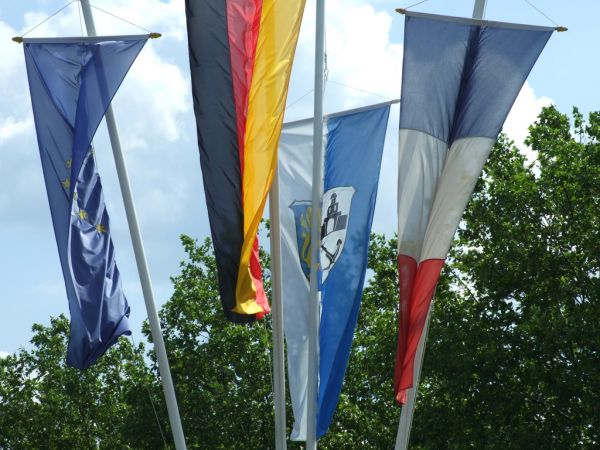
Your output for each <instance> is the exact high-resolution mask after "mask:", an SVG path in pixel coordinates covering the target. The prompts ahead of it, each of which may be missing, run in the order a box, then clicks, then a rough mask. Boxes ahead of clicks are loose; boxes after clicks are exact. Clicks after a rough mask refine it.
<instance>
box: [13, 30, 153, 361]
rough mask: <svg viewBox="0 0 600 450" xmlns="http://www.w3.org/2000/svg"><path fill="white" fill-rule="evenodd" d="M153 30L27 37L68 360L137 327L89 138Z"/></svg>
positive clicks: (88, 357)
mask: <svg viewBox="0 0 600 450" xmlns="http://www.w3.org/2000/svg"><path fill="white" fill-rule="evenodd" d="M147 38H148V36H131V37H126V38H124V37H119V38H80V39H76V40H74V39H65V40H64V42H59V41H57V40H56V39H48V40H44V39H30V40H25V42H24V49H25V61H26V64H27V75H28V78H29V89H30V93H31V103H32V106H33V116H34V120H35V127H36V133H37V138H38V146H39V150H40V157H41V161H42V169H43V172H44V179H45V183H46V191H47V194H48V202H49V204H50V213H51V215H52V223H53V225H54V233H55V236H56V242H57V245H58V253H59V256H60V262H61V266H62V271H63V276H64V280H65V286H66V290H67V297H68V300H69V310H70V313H71V335H70V339H69V347H68V351H67V364H68V365H70V366H72V367H76V368H78V369H82V370H83V369H86V368H87V367H89V366H90V365H92V364H93V363H94V362H95V361H96V360H97V359H98V358H99V357H100V356H101V355H102V354H103V353H104V352H105V351H106V350H107V349H108V348H109V347H110V346H111V345H112V344H114V343H115V342H116V341H117V339H118V337H119V336H121V335H123V334H131V331H130V325H129V305H128V304H127V300H126V298H125V295H124V294H123V291H122V289H121V277H120V274H119V270H118V268H117V266H116V263H115V257H114V248H113V243H112V240H111V238H110V223H109V219H108V213H107V212H106V207H105V204H104V198H103V195H102V184H101V182H100V176H99V174H98V169H97V167H96V161H95V156H94V150H93V149H92V146H91V143H92V138H93V136H94V134H95V133H96V129H97V128H98V125H99V124H100V121H101V120H102V117H103V116H104V113H105V111H106V109H107V108H108V106H109V104H110V102H111V100H112V98H113V96H114V95H115V93H116V91H117V89H118V88H119V85H120V84H121V82H122V81H123V79H124V78H125V75H126V74H127V72H128V71H129V68H130V67H131V64H132V63H133V61H134V60H135V58H136V57H137V55H138V54H139V52H140V51H141V49H142V48H143V46H144V44H145V43H146V40H147Z"/></svg>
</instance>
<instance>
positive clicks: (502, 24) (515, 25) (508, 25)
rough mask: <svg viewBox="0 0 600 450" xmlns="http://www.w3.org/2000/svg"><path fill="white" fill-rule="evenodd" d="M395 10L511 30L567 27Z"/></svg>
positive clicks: (416, 15) (558, 29)
mask: <svg viewBox="0 0 600 450" xmlns="http://www.w3.org/2000/svg"><path fill="white" fill-rule="evenodd" d="M396 12H397V13H400V14H404V15H406V16H409V17H420V18H422V19H430V20H444V21H446V22H454V23H462V24H465V25H480V26H486V27H494V28H511V29H513V30H520V29H522V30H532V31H534V30H535V31H550V30H554V31H557V32H559V33H560V32H563V31H567V30H568V28H567V27H563V26H558V27H548V26H543V25H528V24H524V23H511V22H495V21H493V20H484V19H473V18H470V17H455V16H444V15H440V14H428V13H422V12H413V11H407V10H406V9H403V8H396Z"/></svg>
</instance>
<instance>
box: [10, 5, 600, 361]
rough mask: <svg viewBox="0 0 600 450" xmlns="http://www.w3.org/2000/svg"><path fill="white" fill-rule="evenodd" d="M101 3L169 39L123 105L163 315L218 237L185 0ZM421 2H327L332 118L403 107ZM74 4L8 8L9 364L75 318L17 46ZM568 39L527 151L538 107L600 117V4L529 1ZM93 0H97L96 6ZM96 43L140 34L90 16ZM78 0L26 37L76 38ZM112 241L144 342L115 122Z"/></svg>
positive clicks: (108, 192) (544, 91)
mask: <svg viewBox="0 0 600 450" xmlns="http://www.w3.org/2000/svg"><path fill="white" fill-rule="evenodd" d="M97 2H98V6H100V7H101V8H102V9H103V10H105V11H109V12H111V13H112V14H114V15H116V16H119V17H122V18H125V19H127V20H128V21H129V22H132V23H135V24H138V25H140V26H142V27H144V28H146V29H150V30H152V31H157V32H160V33H162V35H163V36H162V38H160V39H157V40H152V41H149V42H148V44H147V45H146V47H145V48H144V49H143V50H142V52H141V54H140V56H139V57H138V59H137V61H136V62H135V64H134V65H133V67H132V69H131V71H130V73H129V74H128V76H127V77H126V79H125V81H124V83H123V84H122V86H121V88H120V90H119V92H118V93H117V95H116V97H115V99H114V101H113V107H114V110H115V114H116V117H117V122H118V125H119V131H120V135H121V141H122V146H123V149H124V155H125V160H126V163H127V168H128V171H129V177H130V182H131V186H132V189H133V195H134V199H135V204H136V209H137V212H138V218H139V222H140V229H141V233H142V237H143V239H144V247H145V249H146V255H147V260H148V265H149V268H150V273H151V278H152V282H153V287H154V292H155V297H156V302H157V306H160V305H162V304H163V303H164V302H165V301H166V300H167V299H168V298H169V296H170V295H171V293H172V284H171V280H170V277H172V276H174V275H177V274H178V271H179V265H180V261H181V260H183V259H184V258H185V254H184V252H183V249H182V246H181V245H180V241H179V236H180V235H181V234H187V235H189V236H192V237H194V238H196V239H200V240H202V239H204V238H205V237H207V236H209V228H208V217H207V213H206V205H205V202H204V193H203V188H202V175H201V172H200V164H199V156H198V149H197V140H196V127H195V121H194V113H193V107H192V97H191V85H190V75H189V63H188V54H187V35H186V22H185V11H184V1H183V0H102V2H101V3H100V2H99V0H97ZM416 2H417V1H416V0H413V1H389V0H327V6H326V11H327V13H326V14H327V29H326V42H327V44H326V47H327V55H328V57H327V66H328V74H329V75H328V82H327V86H326V97H325V111H326V112H336V111H340V110H343V109H347V108H354V107H360V106H364V105H368V104H371V103H379V102H382V101H385V100H391V99H395V98H398V97H399V95H400V79H401V70H402V49H403V45H402V42H403V31H404V18H403V16H401V15H399V14H397V13H395V12H394V9H395V8H398V7H407V6H410V5H411V4H413V3H416ZM67 3H68V0H21V1H18V2H16V1H11V0H0V184H1V189H0V357H1V356H2V355H5V354H7V353H12V352H15V351H17V350H18V349H19V348H29V347H30V343H29V341H30V339H31V337H32V333H31V326H32V324H33V323H42V324H48V323H49V319H50V316H57V315H59V314H61V313H64V314H67V315H68V306H67V299H66V294H65V287H64V281H63V277H62V273H61V270H60V264H59V259H58V252H57V249H56V243H55V240H54V234H53V230H52V223H51V219H50V212H49V208H48V203H47V197H46V192H45V188H44V185H43V177H42V170H41V164H40V159H39V152H38V148H37V141H36V136H35V130H34V124H33V116H32V111H31V102H30V99H29V90H28V86H27V78H26V73H25V62H24V56H23V48H22V46H21V45H18V44H15V43H14V42H12V41H11V38H12V37H13V36H17V35H22V34H24V33H25V32H26V31H28V30H30V29H31V28H33V27H34V26H35V25H37V24H38V23H40V22H42V21H43V20H44V19H46V18H47V17H48V16H50V15H51V14H53V13H54V12H56V11H57V10H58V9H60V8H61V7H63V6H65V5H66V4H67ZM473 3H474V2H473V0H452V1H449V0H429V1H427V2H425V3H422V4H419V5H417V6H415V7H414V8H413V10H414V11H421V12H428V13H435V14H446V15H454V16H470V15H471V13H472V10H473ZM532 3H534V4H535V5H536V6H538V7H539V8H540V9H542V10H543V12H544V13H545V14H546V15H547V16H549V17H550V18H552V19H553V20H554V21H555V22H557V23H558V24H560V25H564V26H566V27H568V28H569V31H568V32H567V33H555V34H554V35H553V36H552V38H551V39H550V41H549V43H548V45H547V46H546V49H545V50H544V52H543V53H542V55H541V57H540V59H539V60H538V63H537V65H536V66H535V67H534V69H533V71H532V72H531V74H530V76H529V78H528V81H527V82H526V84H525V86H524V87H523V89H522V91H521V93H520V94H519V97H518V99H517V101H516V103H515V105H514V107H513V110H512V111H511V113H510V115H509V117H508V119H507V121H506V123H505V126H504V131H505V132H506V133H507V134H508V135H509V136H510V137H511V138H512V139H514V140H515V142H516V143H517V145H519V146H520V148H522V150H523V151H524V152H526V153H528V154H529V155H530V157H534V155H532V154H531V152H529V151H528V150H527V148H526V147H525V146H524V144H523V140H524V138H525V137H526V135H527V127H528V125H529V124H530V123H532V122H533V121H534V120H535V118H536V117H537V114H538V113H539V111H540V109H541V108H542V107H543V106H545V105H549V104H555V105H556V106H557V107H558V108H559V109H560V110H561V111H562V112H565V113H568V112H570V111H571V108H572V107H573V106H577V107H579V109H580V110H581V111H582V112H583V113H587V112H590V111H595V110H600V95H599V94H598V91H597V86H598V84H599V83H598V82H599V81H600V67H599V65H598V63H597V62H596V54H597V44H596V43H597V42H598V41H600V28H599V27H598V26H597V23H596V18H597V17H599V16H600V2H598V1H597V0H576V1H573V2H569V3H568V7H565V5H566V3H565V2H564V1H561V2H559V1H558V0H532ZM94 4H95V3H94V2H93V1H92V5H94ZM314 7H315V3H314V0H307V5H306V11H305V16H304V21H303V25H302V30H301V34H300V38H299V43H298V48H297V52H296V59H295V62H294V67H293V71H292V78H291V82H290V88H289V95H288V103H287V109H286V117H285V120H287V121H291V120H297V119H302V118H306V117H310V116H311V112H312V107H313V106H312V89H313V85H312V83H313V81H312V80H313V71H314V37H313V36H314V30H315V25H314V22H315V13H314ZM94 15H95V20H96V28H97V30H98V33H99V34H105V35H111V34H112V35H114V34H140V33H143V31H141V30H140V29H139V28H136V27H134V26H132V25H130V24H128V23H126V22H123V21H119V20H117V19H115V18H114V17H112V16H110V15H108V14H105V13H104V12H102V11H99V10H94ZM485 18H486V19H488V20H494V21H509V22H518V23H531V24H536V25H553V24H552V22H551V21H550V20H549V19H547V18H546V17H544V16H543V15H541V14H540V13H539V12H538V11H536V10H535V9H534V8H532V7H531V6H530V5H529V4H528V3H527V2H526V1H525V0H488V2H487V9H486V15H485ZM81 33H82V29H81V23H80V16H79V14H78V9H77V2H75V3H73V4H71V5H69V6H68V7H67V8H65V9H64V10H63V11H62V12H61V13H59V14H57V15H56V16H55V17H54V18H52V19H50V20H48V21H47V22H45V23H44V24H43V25H41V26H39V27H38V28H36V29H35V30H33V31H32V32H31V33H29V34H28V36H29V37H48V36H52V37H54V36H73V35H75V36H80V35H81ZM398 108H399V106H398V105H394V106H393V108H392V113H391V115H390V121H389V124H388V136H387V140H386V146H385V150H384V156H383V163H382V172H381V178H380V187H379V194H378V201H377V207H376V211H375V218H374V224H373V231H375V232H379V233H385V234H386V235H388V236H391V235H392V234H393V232H394V230H395V227H396V220H395V212H396V186H397V143H396V141H397V136H398V131H397V130H398V117H399V109H398ZM94 144H95V148H96V156H97V159H98V164H99V170H100V174H101V176H102V181H103V187H104V194H105V199H106V204H107V208H108V212H109V214H110V219H111V234H112V238H113V241H114V244H115V251H116V259H117V264H118V266H119V269H120V271H121V274H122V279H123V287H124V290H125V293H126V295H127V298H128V300H129V304H130V306H131V320H132V325H133V329H134V337H135V339H136V340H138V341H139V340H140V339H141V334H140V332H139V330H140V327H141V323H142V321H143V320H144V319H145V318H146V311H145V306H144V301H143V297H142V294H141V288H140V283H139V277H138V274H137V269H136V265H135V260H134V256H133V248H132V245H131V239H130V237H129V232H128V226H127V221H126V218H125V212H124V208H123V201H122V199H121V196H120V190H119V185H118V181H117V177H116V170H115V165H114V161H113V158H112V152H111V149H110V145H109V142H108V138H107V132H106V126H105V125H104V123H103V124H101V126H100V128H99V130H98V133H97V135H96V138H95V140H94Z"/></svg>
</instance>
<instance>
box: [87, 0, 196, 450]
mask: <svg viewBox="0 0 600 450" xmlns="http://www.w3.org/2000/svg"><path fill="white" fill-rule="evenodd" d="M81 10H82V11H83V18H84V20H85V27H86V30H87V33H88V35H89V36H97V34H96V26H95V24H94V17H93V15H92V9H91V7H90V3H89V0H81ZM105 117H106V125H107V127H108V135H109V137H110V143H111V146H112V149H113V155H114V158H115V165H116V166H117V175H118V177H119V184H120V186H121V194H122V195H123V203H124V204H125V212H126V214H127V222H128V224H129V232H130V234H131V240H132V242H133V250H134V253H135V260H136V262H137V267H138V273H139V276H140V282H141V284H142V292H143V294H144V301H145V303H146V310H147V312H148V321H149V322H150V329H151V330H152V340H153V341H154V348H155V350H156V356H157V358H158V369H159V371H160V377H161V379H162V385H163V391H164V394H165V399H166V402H167V411H168V413H169V421H170V423H171V429H172V430H173V439H174V441H175V448H176V449H177V450H185V449H186V445H185V438H184V435H183V428H182V426H181V419H180V417H179V410H178V408H177V399H176V398H175V389H174V388H173V380H172V379H171V370H170V369H169V360H168V359H167V350H166V348H165V341H164V339H163V335H162V330H161V328H160V322H159V320H158V314H157V312H156V306H155V304H154V293H153V291H152V285H151V282H150V272H149V270H148V264H147V263H146V255H145V253H144V247H143V244H142V237H141V234H140V228H139V225H138V220H137V214H136V212H135V207H134V204H133V195H132V193H131V187H130V185H129V177H128V175H127V168H126V167H125V160H124V158H123V151H122V149H121V142H120V139H119V131H118V130H117V121H116V119H115V115H114V113H113V110H112V106H110V105H109V107H108V109H107V110H106V114H105Z"/></svg>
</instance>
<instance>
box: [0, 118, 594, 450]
mask: <svg viewBox="0 0 600 450" xmlns="http://www.w3.org/2000/svg"><path fill="white" fill-rule="evenodd" d="M527 143H528V145H529V146H530V147H531V149H532V151H533V152H535V156H536V157H535V160H534V161H533V162H529V161H528V160H527V159H526V158H525V157H524V156H523V155H522V154H521V153H520V152H519V150H517V149H516V148H515V147H514V145H513V144H512V142H510V141H508V140H507V138H506V137H504V136H501V138H500V139H499V140H498V143H497V144H496V146H495V148H494V151H493V152H492V155H491V157H490V160H489V161H488V163H487V164H486V167H485V169H484V173H483V175H482V177H481V179H480V180H479V182H478V185H477V187H476V190H475V193H474V196H473V198H472V201H471V202H470V203H469V205H468V208H467V211H466V213H465V215H464V217H463V222H462V223H461V226H460V228H459V231H458V233H457V236H456V242H455V245H454V249H453V251H452V253H451V255H450V257H449V259H448V264H447V265H446V267H445V269H444V272H443V275H442V278H441V280H440V283H439V285H438V289H437V293H436V298H435V302H434V312H433V315H432V320H431V326H430V331H429V338H428V345H427V349H426V353H425V361H424V368H423V374H422V383H421V387H420V390H419V397H418V401H417V408H416V411H415V418H414V422H413V432H412V437H411V446H412V448H415V449H446V448H447V449H464V448H486V449H496V448H502V449H513V448H514V449H550V448H557V449H562V448H565V449H570V448H590V449H591V448H597V447H598V446H599V445H600V415H598V414H597V412H596V409H597V404H598V403H599V401H600V358H599V346H600V324H599V321H598V318H599V317H600V301H599V298H600V248H599V247H600V236H599V234H600V113H592V114H590V115H589V118H588V119H587V120H584V118H583V116H582V115H581V114H580V113H579V112H578V111H577V110H574V112H573V115H572V118H571V120H570V119H569V117H567V116H566V115H564V114H561V113H559V112H558V111H557V110H556V109H555V108H552V107H551V108H546V109H544V110H543V112H542V113H541V115H540V117H539V119H538V121H537V122H536V123H535V124H533V125H532V126H531V127H530V136H529V138H528V141H527ZM182 244H183V246H184V248H185V250H186V253H187V255H188V258H187V259H186V260H185V261H183V262H182V263H181V267H180V272H179V274H177V275H176V276H175V277H173V279H172V281H173V284H174V292H173V295H172V297H171V298H170V299H169V300H168V301H167V302H166V303H165V304H164V306H163V308H162V309H161V311H160V319H161V323H162V326H163V330H164V336H165V342H166V345H167V349H168V352H169V360H170V363H171V369H172V374H173V379H174V382H175V386H176V392H177V396H178V401H179V406H180V411H181V417H182V420H183V427H184V430H185V433H186V438H187V441H188V448H203V449H268V448H274V417H273V398H272V376H271V372H272V370H271V348H272V344H271V324H270V318H269V317H267V318H265V319H263V320H261V321H258V322H256V323H254V324H251V325H249V326H236V325H232V324H229V323H227V322H226V321H225V319H224V317H223V314H222V313H221V310H220V308H221V306H220V302H219V299H218V288H217V281H216V280H217V278H216V267H215V261H214V257H213V255H212V251H211V245H210V242H209V241H208V240H206V241H204V242H201V243H198V242H196V241H194V240H193V239H191V238H189V237H186V236H183V237H182ZM262 257H263V262H264V267H265V268H267V269H265V273H264V276H265V285H266V288H267V290H268V289H269V284H270V283H269V282H270V273H269V270H268V267H269V264H268V255H265V254H262ZM369 274H370V277H369V281H368V283H367V286H366V287H365V290H364V294H363V303H362V307H361V313H360V316H359V321H358V325H357V329H356V334H355V339H354V344H353V347H352V354H351V358H350V364H349V367H348V369H347V373H346V381H345V385H344V388H343V391H342V395H341V398H340V402H339V406H338V409H337V412H336V415H335V417H334V421H333V424H332V426H331V428H330V430H329V432H328V433H327V435H326V436H325V437H324V438H323V439H322V440H320V441H319V447H320V448H323V449H332V450H333V449H336V450H337V449H355V448H361V449H383V448H392V447H393V445H394V440H395V436H396V429H397V423H398V418H399V415H400V409H399V408H398V406H397V405H395V403H394V400H393V394H392V381H391V380H392V373H393V359H394V358H393V357H394V352H395V346H396V321H397V311H398V306H397V298H398V281H397V273H396V240H395V239H394V238H392V239H386V238H385V237H384V236H381V235H374V236H373V237H372V239H371V245H370V252H369ZM144 333H145V334H146V336H147V338H148V339H150V333H149V329H148V327H147V325H145V327H144ZM67 335H68V322H67V320H66V318H64V317H62V316H61V317H59V318H55V319H52V320H51V322H50V324H49V325H48V326H42V325H34V337H33V340H32V347H31V349H30V350H20V351H19V352H18V353H16V354H14V355H10V356H8V357H7V358H4V359H0V449H38V448H39V449H63V448H73V449H88V448H107V449H108V448H111V449H112V448H132V449H156V448H164V447H168V448H172V441H171V437H170V430H169V425H168V419H167V412H166V408H165V406H164V401H163V398H162V389H161V386H160V383H159V381H158V380H159V376H158V369H157V366H156V360H155V357H154V354H153V352H152V351H150V352H148V353H147V354H146V355H144V347H143V346H142V345H140V346H133V345H132V344H131V343H130V342H129V341H128V340H127V339H120V340H119V343H118V345H117V346H115V347H114V348H113V349H111V350H110V351H109V352H108V353H107V354H106V355H105V356H103V357H102V358H101V359H100V360H99V362H98V363H97V364H96V365H94V366H93V367H92V368H90V369H88V370H87V371H85V372H80V371H77V370H74V369H70V368H67V367H66V366H65V364H64V354H65V352H66V342H67V341H66V339H67ZM288 398H289V397H288ZM155 411H156V412H155ZM287 413H288V414H287V418H288V434H289V431H290V428H291V423H292V420H293V419H292V416H291V407H290V405H289V404H288V410H287ZM155 414H156V415H155ZM161 432H162V434H161ZM163 436H164V441H166V443H165V442H163ZM289 446H290V448H301V447H302V445H301V444H299V443H290V444H289Z"/></svg>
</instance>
